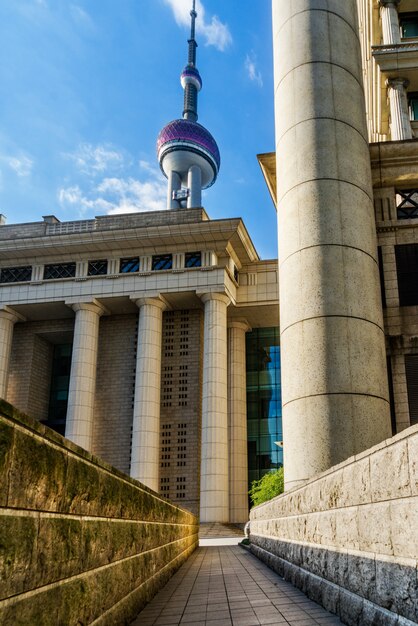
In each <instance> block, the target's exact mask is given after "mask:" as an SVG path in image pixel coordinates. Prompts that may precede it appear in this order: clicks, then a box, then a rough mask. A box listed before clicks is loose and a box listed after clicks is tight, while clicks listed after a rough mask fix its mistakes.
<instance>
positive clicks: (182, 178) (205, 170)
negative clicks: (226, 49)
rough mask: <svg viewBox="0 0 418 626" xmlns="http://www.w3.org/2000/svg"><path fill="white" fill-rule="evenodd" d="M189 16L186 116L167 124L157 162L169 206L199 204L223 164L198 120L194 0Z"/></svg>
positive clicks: (183, 76) (184, 78)
mask: <svg viewBox="0 0 418 626" xmlns="http://www.w3.org/2000/svg"><path fill="white" fill-rule="evenodd" d="M190 16H191V32H190V39H189V40H188V44H189V51H188V61H187V65H186V67H185V68H184V70H183V72H182V73H181V76H180V81H181V85H182V87H183V90H184V107H183V117H182V118H180V119H176V120H173V121H172V122H169V123H168V124H167V125H166V126H164V128H163V129H162V130H161V132H160V134H159V135H158V139H157V154H158V161H159V164H160V167H161V170H162V172H163V174H164V175H165V176H166V178H167V179H168V191H167V208H168V209H179V208H182V207H184V206H187V208H192V207H200V206H201V205H202V189H207V188H208V187H211V185H213V184H214V182H215V181H216V178H217V176H218V172H219V167H220V163H221V158H220V154H219V148H218V146H217V144H216V141H215V140H214V138H213V137H212V135H211V134H210V132H209V131H208V130H207V129H206V128H205V127H204V126H202V125H201V124H199V123H198V121H197V119H198V115H197V98H198V93H199V91H200V90H201V88H202V79H201V77H200V74H199V70H198V69H197V67H196V48H197V43H196V39H195V23H196V17H197V13H196V9H195V0H193V8H192V10H191V11H190Z"/></svg>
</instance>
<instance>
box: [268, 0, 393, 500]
mask: <svg viewBox="0 0 418 626" xmlns="http://www.w3.org/2000/svg"><path fill="white" fill-rule="evenodd" d="M273 40H274V63H275V66H274V70H275V77H274V79H275V107H276V159H277V198H278V206H277V214H278V222H279V283H280V333H281V361H282V398H283V440H284V470H285V480H286V488H291V487H293V486H296V485H298V484H300V483H301V482H303V481H305V480H307V479H309V478H311V477H312V476H314V475H315V474H317V473H319V472H322V471H324V470H326V469H328V468H329V467H331V466H332V465H335V464H337V463H339V462H341V461H343V460H344V459H346V458H347V457H349V456H351V455H353V454H356V453H359V452H361V451H362V450H364V449H366V448H369V447H371V446H373V445H375V444H376V443H378V442H380V441H382V440H383V439H385V438H387V437H390V436H391V428H390V415H389V401H388V396H389V394H388V385H387V372H386V354H385V337H384V330H383V314H382V305H381V297H380V285H379V270H378V264H377V245H376V224H375V219H374V211H373V188H372V178H371V170H370V151H369V143H368V136H367V128H366V113H365V102H364V92H363V76H362V66H361V52H360V42H359V35H358V15H357V3H356V0H343V1H340V0H329V1H328V2H324V1H323V0H287V1H286V2H283V0H273ZM301 94H303V95H301ZM347 98H348V99H349V105H348V104H347Z"/></svg>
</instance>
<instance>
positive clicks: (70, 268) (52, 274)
mask: <svg viewBox="0 0 418 626" xmlns="http://www.w3.org/2000/svg"><path fill="white" fill-rule="evenodd" d="M74 277H75V263H54V264H52V265H45V267H44V280H52V279H54V278H74Z"/></svg>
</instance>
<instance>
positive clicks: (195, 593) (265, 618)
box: [132, 545, 341, 626]
mask: <svg viewBox="0 0 418 626" xmlns="http://www.w3.org/2000/svg"><path fill="white" fill-rule="evenodd" d="M180 624H181V625H183V624H184V625H185V626H259V625H272V626H274V625H277V626H281V625H282V624H283V625H287V626H289V625H290V626H313V625H316V626H318V625H319V624H320V625H321V626H337V625H340V624H341V622H340V621H339V620H338V618H337V617H336V616H334V615H332V614H331V613H328V612H327V611H325V609H323V608H322V607H320V606H319V605H318V604H315V603H314V602H312V601H310V600H309V599H308V598H307V597H306V596H305V595H304V594H303V593H302V592H299V591H298V590H296V589H295V588H294V587H293V586H292V585H291V584H290V583H288V582H286V581H284V580H283V579H281V578H280V577H279V576H277V575H276V574H275V573H274V572H272V571H271V570H270V569H268V568H267V566H265V565H264V564H263V563H261V562H260V561H258V560H257V559H256V558H255V557H254V556H253V555H250V554H248V553H247V552H244V551H243V550H242V548H240V547H239V546H232V545H229V546H213V547H204V548H199V549H198V550H197V551H196V552H195V553H194V554H193V555H192V556H191V557H190V559H189V560H188V561H187V562H186V563H185V564H184V565H183V566H182V567H181V568H180V569H179V571H178V572H177V574H176V575H175V576H174V577H173V578H171V580H170V581H169V583H168V584H167V585H166V587H165V588H164V589H163V590H162V591H161V592H160V593H159V594H157V595H156V596H155V598H154V599H153V600H152V602H151V603H150V604H149V605H148V606H147V607H146V608H145V609H144V610H143V611H142V613H140V614H139V615H138V617H137V619H136V621H135V622H134V623H133V625H132V626H135V625H137V626H179V625H180Z"/></svg>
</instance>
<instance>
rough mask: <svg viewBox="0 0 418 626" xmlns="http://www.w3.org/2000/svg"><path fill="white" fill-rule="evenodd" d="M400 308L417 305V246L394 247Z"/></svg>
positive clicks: (414, 244) (413, 244)
mask: <svg viewBox="0 0 418 626" xmlns="http://www.w3.org/2000/svg"><path fill="white" fill-rule="evenodd" d="M395 257H396V273H397V276H398V291H399V304H400V306H412V305H415V304H418V244H416V243H411V244H404V245H399V246H395Z"/></svg>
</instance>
